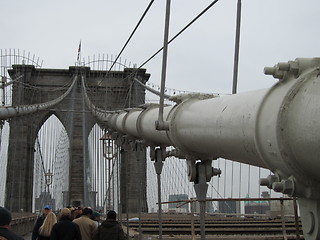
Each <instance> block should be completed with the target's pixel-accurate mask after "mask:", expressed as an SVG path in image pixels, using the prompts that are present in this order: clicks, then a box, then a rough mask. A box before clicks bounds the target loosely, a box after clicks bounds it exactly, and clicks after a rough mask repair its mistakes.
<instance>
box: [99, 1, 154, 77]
mask: <svg viewBox="0 0 320 240" xmlns="http://www.w3.org/2000/svg"><path fill="white" fill-rule="evenodd" d="M153 2H154V0H151V1H150V3H149V5H148V6H147V8H146V10H145V11H144V13H143V14H142V16H141V18H140V19H139V21H138V23H137V24H136V26H135V28H134V29H133V31H132V32H131V34H130V36H129V38H128V39H127V41H126V43H125V44H124V46H123V47H122V49H121V51H120V52H119V54H118V55H117V57H116V59H115V60H114V61H113V63H112V65H111V66H110V68H109V70H108V72H107V73H106V75H105V77H107V76H108V74H109V73H110V72H111V69H112V68H113V66H114V65H115V64H116V62H117V60H118V59H119V57H120V56H121V54H122V53H123V51H124V49H125V48H126V47H127V45H128V43H129V42H130V40H131V38H132V37H133V35H134V33H135V32H136V31H137V29H138V27H139V26H140V24H141V22H142V20H143V19H144V17H145V16H146V14H147V12H148V11H149V9H150V8H151V6H152V4H153ZM102 80H103V79H102ZM100 83H101V82H100Z"/></svg>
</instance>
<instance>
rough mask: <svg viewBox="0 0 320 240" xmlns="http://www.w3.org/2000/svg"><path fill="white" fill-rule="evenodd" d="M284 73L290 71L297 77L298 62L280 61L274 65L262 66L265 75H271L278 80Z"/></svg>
mask: <svg viewBox="0 0 320 240" xmlns="http://www.w3.org/2000/svg"><path fill="white" fill-rule="evenodd" d="M286 73H291V74H293V75H294V76H295V77H297V76H298V73H299V63H298V62H297V61H289V62H280V63H278V64H277V65H275V66H274V67H265V68H264V74H265V75H272V76H273V77H274V78H277V79H279V80H282V79H283V78H284V77H285V75H286Z"/></svg>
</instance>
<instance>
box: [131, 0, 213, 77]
mask: <svg viewBox="0 0 320 240" xmlns="http://www.w3.org/2000/svg"><path fill="white" fill-rule="evenodd" d="M218 1H219V0H215V1H213V2H212V3H210V4H209V5H208V6H207V7H206V8H205V9H204V10H202V12H201V13H199V14H198V15H197V16H196V17H195V18H194V19H192V20H191V22H189V23H188V24H187V25H186V26H185V27H184V28H182V29H181V30H180V31H179V32H178V33H177V34H176V35H175V36H174V37H173V38H171V39H170V40H169V41H168V44H170V43H171V42H173V41H174V40H175V39H176V38H177V37H178V36H180V35H181V34H182V33H183V32H184V31H185V30H186V29H187V28H189V27H190V26H191V25H192V24H193V23H194V22H195V21H197V20H198V19H199V18H200V17H201V16H202V15H203V14H205V13H206V12H207V11H208V10H209V9H210V8H211V7H213V5H215V4H216V3H217V2H218ZM162 50H163V47H161V48H160V49H159V50H158V51H156V52H155V53H154V54H153V55H152V56H151V57H149V58H148V59H147V60H146V61H145V62H144V63H142V64H141V65H140V66H139V67H138V68H137V69H136V70H135V71H133V72H132V73H131V74H130V75H129V76H128V77H127V78H129V77H131V76H133V75H134V74H136V73H137V72H138V70H139V69H140V68H142V67H143V66H144V65H146V64H147V63H148V62H150V61H151V59H153V58H154V57H155V56H157V55H158V54H159V53H160V52H161V51H162ZM135 81H137V82H138V81H139V80H138V79H135Z"/></svg>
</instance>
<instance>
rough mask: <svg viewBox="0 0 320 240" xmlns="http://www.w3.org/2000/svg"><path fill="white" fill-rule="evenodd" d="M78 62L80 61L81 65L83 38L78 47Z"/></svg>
mask: <svg viewBox="0 0 320 240" xmlns="http://www.w3.org/2000/svg"><path fill="white" fill-rule="evenodd" d="M77 62H78V65H79V66H80V64H81V39H80V42H79V47H78V56H77Z"/></svg>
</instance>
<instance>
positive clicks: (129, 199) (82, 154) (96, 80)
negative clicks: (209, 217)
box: [5, 65, 150, 213]
mask: <svg viewBox="0 0 320 240" xmlns="http://www.w3.org/2000/svg"><path fill="white" fill-rule="evenodd" d="M136 70H137V69H134V68H125V69H124V70H123V71H111V72H109V73H108V75H106V71H96V70H90V68H89V67H69V69H36V68H35V67H34V66H33V65H13V66H12V70H10V72H9V74H10V76H11V78H12V79H15V78H16V76H21V75H22V77H20V78H18V80H17V81H16V82H15V83H14V85H13V90H12V105H13V106H20V105H30V104H36V103H44V102H48V101H51V100H53V99H56V98H58V97H59V96H61V95H62V94H63V93H64V92H66V90H67V88H68V87H66V86H68V85H70V82H71V81H72V79H73V78H74V77H76V76H78V78H77V83H76V84H75V85H74V87H73V89H72V90H71V92H70V93H69V94H68V96H67V97H66V98H65V99H64V100H62V102H60V103H58V104H57V105H55V106H54V107H51V108H50V109H46V110H44V111H40V112H37V113H35V114H30V115H24V116H19V117H15V118H12V119H11V120H10V121H9V124H10V136H9V147H8V165H7V180H6V197H5V206H6V207H7V208H8V209H10V210H11V211H20V210H21V209H23V210H24V211H27V212H31V210H32V197H33V168H34V151H35V150H34V145H35V140H36V135H37V132H38V131H39V129H40V128H41V126H42V125H43V123H44V122H45V121H46V120H47V119H48V118H49V117H50V116H51V115H52V114H54V115H56V116H57V118H58V119H59V120H60V121H61V123H62V124H63V126H64V127H65V129H66V131H67V134H68V137H69V141H70V164H69V165H70V171H69V192H68V194H67V195H68V198H69V204H70V205H80V206H89V205H91V206H94V203H93V202H94V201H95V199H93V197H92V194H90V192H89V190H90V186H88V181H87V178H89V176H90V175H89V172H88V169H89V168H87V166H88V164H89V162H88V161H89V160H88V135H89V133H90V131H91V128H92V127H93V126H94V124H95V123H96V122H97V120H96V119H95V118H94V117H93V116H92V115H91V113H90V111H89V109H88V108H87V107H86V105H85V101H84V97H83V96H84V95H83V92H82V91H83V90H82V89H83V88H82V86H81V78H80V75H81V74H82V75H83V76H85V78H86V84H87V86H86V87H87V92H88V95H89V98H90V99H91V102H92V103H93V104H95V105H96V106H98V107H100V108H102V109H106V110H119V109H123V108H126V107H135V106H138V105H141V104H144V102H145V90H144V88H143V87H141V86H140V85H139V84H137V83H136V82H135V81H133V77H132V72H134V71H136ZM135 77H137V78H139V79H140V80H141V81H142V82H144V83H145V82H146V81H147V80H148V79H149V77H150V75H149V74H147V73H146V71H145V69H139V70H138V71H136V73H135ZM57 89H58V90H57ZM53 90H54V91H53ZM121 152H122V153H123V154H121V161H127V163H126V164H121V166H123V168H124V169H121V173H124V172H126V173H127V174H126V176H121V183H120V185H121V199H120V202H121V208H122V209H123V211H125V210H127V209H128V212H133V213H136V212H138V211H139V209H140V208H139V209H138V206H140V207H141V204H140V205H139V201H141V199H143V201H142V209H147V204H146V157H145V148H143V147H141V146H139V147H134V148H132V147H127V146H122V150H121ZM138 180H139V183H138ZM141 181H142V184H141ZM128 186H129V187H128ZM132 186H135V187H132ZM137 187H139V191H138V190H137ZM141 188H142V189H141ZM61 194H62V193H61ZM137 194H142V197H141V195H140V196H139V195H137ZM123 196H126V198H124V197H123Z"/></svg>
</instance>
